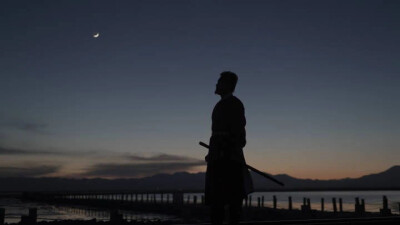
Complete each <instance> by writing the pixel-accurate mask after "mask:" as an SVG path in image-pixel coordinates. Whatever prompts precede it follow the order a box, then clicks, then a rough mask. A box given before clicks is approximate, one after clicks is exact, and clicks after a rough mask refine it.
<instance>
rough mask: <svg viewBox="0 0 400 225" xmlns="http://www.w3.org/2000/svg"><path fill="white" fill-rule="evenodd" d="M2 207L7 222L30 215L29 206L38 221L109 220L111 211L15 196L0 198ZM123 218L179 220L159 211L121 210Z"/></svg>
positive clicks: (135, 219) (18, 220)
mask: <svg viewBox="0 0 400 225" xmlns="http://www.w3.org/2000/svg"><path fill="white" fill-rule="evenodd" d="M0 208H5V210H6V215H5V222H6V223H18V222H20V221H21V216H22V215H28V211H29V208H37V210H38V212H37V214H38V218H37V219H38V222H40V221H54V220H92V219H96V220H98V221H108V220H109V219H110V212H109V211H108V210H103V209H98V208H90V207H81V206H54V205H49V204H44V203H36V202H25V201H21V200H18V199H14V198H6V199H0ZM119 213H121V214H122V215H123V218H124V219H126V220H128V221H142V222H153V221H179V219H178V218H176V217H175V216H171V215H164V214H157V213H143V212H133V211H128V210H119Z"/></svg>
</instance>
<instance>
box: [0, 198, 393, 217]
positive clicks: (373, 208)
mask: <svg viewBox="0 0 400 225" xmlns="http://www.w3.org/2000/svg"><path fill="white" fill-rule="evenodd" d="M194 195H196V196H198V197H197V198H198V201H200V199H201V195H202V194H201V193H198V194H185V195H184V199H185V202H187V200H188V199H189V201H190V202H192V201H193V196H194ZM274 195H275V196H276V198H277V207H278V208H283V209H287V208H288V198H289V196H291V197H292V202H293V208H294V209H300V207H301V205H302V204H303V198H309V199H310V201H311V208H312V209H316V210H320V209H321V198H324V200H325V210H326V211H332V210H333V207H332V198H336V201H337V207H338V209H339V198H342V201H343V210H344V211H354V204H355V198H356V197H358V198H360V201H361V199H364V200H365V208H366V211H368V212H379V209H380V208H382V196H383V195H385V196H387V198H388V202H389V208H391V210H392V213H395V214H399V203H400V191H329V192H328V191H321V192H319V191H313V192H256V193H253V194H251V196H252V197H251V198H252V206H257V204H258V202H257V199H258V198H261V197H262V196H264V199H265V202H264V206H266V207H272V206H273V196H274ZM164 198H165V197H164ZM171 199H172V196H171ZM0 208H5V209H6V223H17V222H19V221H20V219H21V215H27V214H28V210H29V208H37V209H38V221H52V220H66V219H76V220H90V219H94V218H96V219H97V220H103V221H104V220H109V217H110V215H109V212H108V211H105V210H100V209H96V208H88V207H71V206H68V207H67V206H54V205H49V204H45V203H37V202H22V201H20V200H18V199H14V198H0ZM120 212H121V213H122V214H123V217H124V218H125V219H127V220H128V221H131V220H135V221H149V222H151V221H155V220H161V221H166V220H176V221H177V220H179V218H176V217H174V216H171V215H163V214H155V213H143V212H132V211H120Z"/></svg>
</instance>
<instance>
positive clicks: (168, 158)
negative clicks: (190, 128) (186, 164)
mask: <svg viewBox="0 0 400 225" xmlns="http://www.w3.org/2000/svg"><path fill="white" fill-rule="evenodd" d="M129 159H131V160H135V161H151V162H165V161H168V162H171V161H196V160H197V159H193V158H190V157H186V156H180V155H170V154H158V155H155V156H150V157H144V156H137V155H131V156H129Z"/></svg>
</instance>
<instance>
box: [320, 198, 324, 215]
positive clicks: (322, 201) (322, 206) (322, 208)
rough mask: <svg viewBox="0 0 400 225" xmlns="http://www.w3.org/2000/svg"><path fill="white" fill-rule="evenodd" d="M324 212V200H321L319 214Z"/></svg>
mask: <svg viewBox="0 0 400 225" xmlns="http://www.w3.org/2000/svg"><path fill="white" fill-rule="evenodd" d="M324 211H325V200H324V198H321V212H324Z"/></svg>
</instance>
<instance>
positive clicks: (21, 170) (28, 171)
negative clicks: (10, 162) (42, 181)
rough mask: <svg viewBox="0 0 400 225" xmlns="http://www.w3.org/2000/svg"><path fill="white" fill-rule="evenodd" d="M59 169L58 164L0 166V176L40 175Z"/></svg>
mask: <svg viewBox="0 0 400 225" xmlns="http://www.w3.org/2000/svg"><path fill="white" fill-rule="evenodd" d="M59 169H60V166H32V167H0V177H40V176H45V175H49V174H52V173H55V172H57V171H59Z"/></svg>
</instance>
